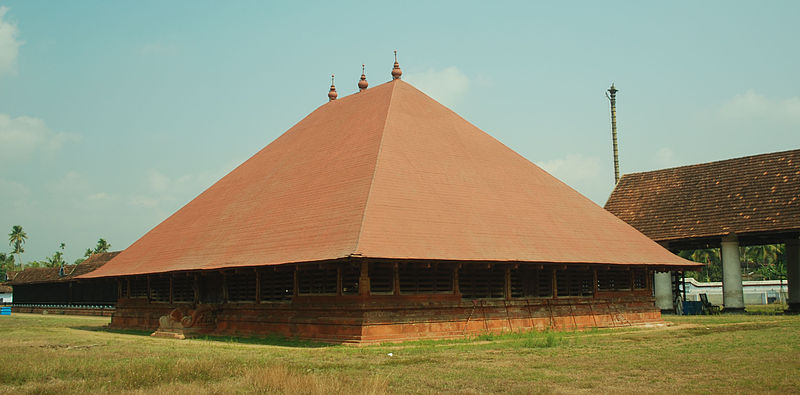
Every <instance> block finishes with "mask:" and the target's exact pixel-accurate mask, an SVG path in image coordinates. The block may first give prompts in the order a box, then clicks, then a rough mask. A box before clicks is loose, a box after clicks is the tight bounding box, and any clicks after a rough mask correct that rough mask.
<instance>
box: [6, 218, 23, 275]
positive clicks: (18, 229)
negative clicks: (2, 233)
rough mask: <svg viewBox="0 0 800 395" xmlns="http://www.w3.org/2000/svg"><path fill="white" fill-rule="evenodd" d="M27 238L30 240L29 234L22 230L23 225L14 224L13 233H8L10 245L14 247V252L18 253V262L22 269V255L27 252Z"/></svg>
mask: <svg viewBox="0 0 800 395" xmlns="http://www.w3.org/2000/svg"><path fill="white" fill-rule="evenodd" d="M25 240H28V234H27V233H25V231H24V230H22V226H20V225H14V226H12V227H11V233H9V234H8V245H10V246H11V248H13V251H11V253H12V254H17V262H18V263H19V267H20V269H22V258H20V255H21V254H22V253H23V252H25V248H24V246H25Z"/></svg>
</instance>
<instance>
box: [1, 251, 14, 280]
mask: <svg viewBox="0 0 800 395" xmlns="http://www.w3.org/2000/svg"><path fill="white" fill-rule="evenodd" d="M12 270H14V255H11V254H6V253H5V252H0V281H5V280H6V279H7V277H6V274H7V273H8V272H10V271H12Z"/></svg>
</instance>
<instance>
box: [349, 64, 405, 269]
mask: <svg viewBox="0 0 800 395" xmlns="http://www.w3.org/2000/svg"><path fill="white" fill-rule="evenodd" d="M395 81H400V80H399V79H398V80H392V81H389V82H390V83H393V84H392V94H391V95H390V96H389V104H388V105H387V106H386V118H385V119H384V120H383V127H382V128H381V141H380V142H378V153H377V154H375V167H374V168H373V169H372V179H371V180H370V181H369V191H367V198H366V199H365V200H364V210H363V211H362V212H361V225H359V226H358V236H356V245H355V248H353V252H352V253H350V254H351V255H360V254H361V253H360V252H359V246H360V245H361V235H362V234H363V233H364V223H365V222H366V220H367V209H368V208H369V199H370V196H372V188H373V186H375V173H377V172H378V163H379V162H380V159H381V152H382V151H383V136H384V135H385V134H386V125H388V124H389V112H391V110H392V101H393V99H394V94H395V90H396V89H397V84H396V83H394V82H395Z"/></svg>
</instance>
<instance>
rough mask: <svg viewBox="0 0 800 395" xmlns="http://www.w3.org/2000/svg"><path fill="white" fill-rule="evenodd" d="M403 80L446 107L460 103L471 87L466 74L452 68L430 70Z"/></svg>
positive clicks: (410, 75) (408, 76) (405, 77)
mask: <svg viewBox="0 0 800 395" xmlns="http://www.w3.org/2000/svg"><path fill="white" fill-rule="evenodd" d="M403 78H404V79H405V80H407V81H408V82H409V83H411V84H413V85H414V86H415V87H417V88H418V89H419V90H421V91H423V92H425V93H426V94H427V95H428V96H430V97H432V98H434V99H436V101H438V102H440V103H442V104H444V105H446V106H452V105H454V104H456V103H458V102H459V101H460V100H461V99H462V98H463V97H464V96H465V95H466V93H467V91H468V90H469V86H470V81H469V78H468V77H467V76H466V74H464V73H462V72H461V70H459V69H458V68H456V67H452V66H451V67H447V68H445V69H442V70H435V69H428V70H427V71H424V72H422V73H414V74H409V75H407V76H404V77H403Z"/></svg>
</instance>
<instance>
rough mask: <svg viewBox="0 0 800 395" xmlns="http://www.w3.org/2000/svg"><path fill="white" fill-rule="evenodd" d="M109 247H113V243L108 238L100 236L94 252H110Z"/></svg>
mask: <svg viewBox="0 0 800 395" xmlns="http://www.w3.org/2000/svg"><path fill="white" fill-rule="evenodd" d="M109 248H111V244H110V243H109V242H107V241H106V239H103V238H100V240H97V246H95V247H94V253H95V254H99V253H101V252H108V249H109Z"/></svg>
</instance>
